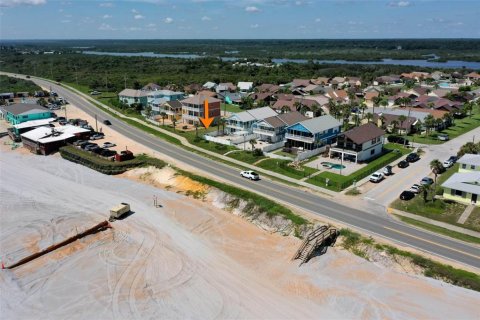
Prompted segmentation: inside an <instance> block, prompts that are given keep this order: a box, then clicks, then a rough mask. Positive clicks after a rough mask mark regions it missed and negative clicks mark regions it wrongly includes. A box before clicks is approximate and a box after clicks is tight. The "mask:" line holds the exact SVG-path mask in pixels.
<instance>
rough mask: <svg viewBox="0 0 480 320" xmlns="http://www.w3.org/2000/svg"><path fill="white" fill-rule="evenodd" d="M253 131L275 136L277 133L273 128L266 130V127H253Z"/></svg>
mask: <svg viewBox="0 0 480 320" xmlns="http://www.w3.org/2000/svg"><path fill="white" fill-rule="evenodd" d="M253 133H256V134H260V135H265V136H270V137H273V136H275V135H276V134H277V133H276V132H275V131H273V130H264V129H259V128H255V127H254V128H253Z"/></svg>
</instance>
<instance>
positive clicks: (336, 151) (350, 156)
mask: <svg viewBox="0 0 480 320" xmlns="http://www.w3.org/2000/svg"><path fill="white" fill-rule="evenodd" d="M328 157H329V158H337V159H339V160H340V161H342V162H343V161H348V162H354V163H355V164H357V163H358V152H357V151H354V150H348V149H342V148H335V147H334V148H330V151H329V152H328Z"/></svg>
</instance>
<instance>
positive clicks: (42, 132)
mask: <svg viewBox="0 0 480 320" xmlns="http://www.w3.org/2000/svg"><path fill="white" fill-rule="evenodd" d="M89 131H90V130H87V129H83V128H80V127H76V126H72V125H66V126H63V127H55V128H50V127H40V128H37V129H33V130H31V131H28V132H25V133H23V134H22V135H21V136H22V138H26V139H29V140H32V141H35V142H40V143H50V142H55V141H62V140H66V139H68V138H72V137H74V136H75V134H77V133H82V132H89Z"/></svg>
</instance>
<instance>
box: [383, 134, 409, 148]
mask: <svg viewBox="0 0 480 320" xmlns="http://www.w3.org/2000/svg"><path fill="white" fill-rule="evenodd" d="M387 140H388V142H393V143H398V144H405V145H407V146H408V145H409V143H410V141H408V139H405V138H404V137H400V136H395V135H391V136H389V137H388V138H387Z"/></svg>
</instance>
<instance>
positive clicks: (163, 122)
mask: <svg viewBox="0 0 480 320" xmlns="http://www.w3.org/2000/svg"><path fill="white" fill-rule="evenodd" d="M160 116H161V117H162V126H165V119H167V117H168V115H167V114H166V112H165V111H162V112H161V113H160Z"/></svg>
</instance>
